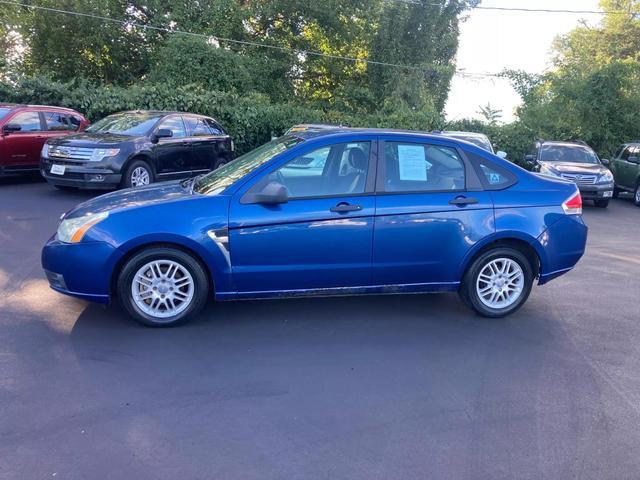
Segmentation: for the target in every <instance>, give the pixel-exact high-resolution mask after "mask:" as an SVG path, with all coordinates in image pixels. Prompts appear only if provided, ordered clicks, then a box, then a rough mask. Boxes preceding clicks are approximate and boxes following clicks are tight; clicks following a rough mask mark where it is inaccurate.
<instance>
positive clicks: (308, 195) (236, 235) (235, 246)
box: [229, 138, 375, 295]
mask: <svg viewBox="0 0 640 480" xmlns="http://www.w3.org/2000/svg"><path fill="white" fill-rule="evenodd" d="M374 149H375V142H374V141H373V140H372V139H371V138H369V139H366V138H362V139H357V140H353V141H349V142H342V143H334V144H331V145H326V146H321V147H315V148H310V150H307V151H303V152H302V153H301V154H298V155H297V156H296V157H295V158H292V159H289V161H287V162H286V163H285V164H284V165H281V166H279V167H274V169H272V170H271V171H270V172H269V173H267V174H265V175H264V176H262V178H260V179H257V181H256V183H255V184H253V186H252V187H251V188H258V187H259V186H260V185H261V184H262V183H263V182H264V183H266V182H268V181H278V182H280V183H282V184H283V185H285V186H286V188H287V190H288V191H289V201H288V202H287V203H284V204H280V205H260V204H244V203H243V202H242V197H243V195H244V193H245V192H246V190H241V191H240V192H239V193H238V194H236V196H235V197H234V199H233V200H232V203H231V209H230V213H229V243H230V252H231V255H230V258H231V264H232V270H233V278H234V282H235V284H236V288H237V290H238V292H240V293H245V294H250V295H258V294H259V293H260V292H274V291H278V292H289V291H299V290H309V289H323V288H352V287H358V286H367V285H370V284H371V259H372V257H371V252H372V245H373V219H374V213H375V196H374V193H373V188H374V180H375V167H374V162H375V154H374ZM345 152H346V155H347V157H348V158H349V165H348V167H347V168H344V169H342V168H341V163H342V159H343V158H344V155H345Z"/></svg>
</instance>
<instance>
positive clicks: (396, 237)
mask: <svg viewBox="0 0 640 480" xmlns="http://www.w3.org/2000/svg"><path fill="white" fill-rule="evenodd" d="M305 157H308V158H313V159H314V162H315V160H316V159H318V158H322V163H323V167H322V168H321V169H319V168H317V166H316V165H315V163H313V165H312V166H310V167H309V169H308V172H307V174H306V175H301V174H300V168H299V167H296V172H295V174H293V173H292V172H291V165H298V166H299V165H300V164H301V162H300V159H301V158H305ZM498 211H499V215H498V213H497V212H498ZM581 213H582V200H581V197H580V192H579V191H578V189H577V187H576V185H575V184H573V183H571V182H566V181H563V180H559V179H552V178H548V177H543V176H540V175H536V174H533V173H531V172H527V171H526V170H523V169H521V168H520V167H518V166H516V165H513V164H511V163H509V162H507V161H504V160H501V159H499V158H497V157H496V156H494V155H491V154H489V153H488V152H486V151H485V150H482V149H480V148H478V147H475V146H473V145H471V144H469V143H467V142H461V141H458V140H455V139H452V138H448V137H444V136H442V135H428V134H424V133H420V132H414V133H411V132H395V131H388V130H375V129H372V130H352V129H345V130H342V129H334V130H322V131H314V132H311V131H308V132H299V133H296V134H295V135H293V136H283V137H280V138H278V139H276V140H273V141H271V142H269V143H267V144H265V145H263V146H262V147H260V148H258V149H256V150H254V151H252V152H250V153H247V154H245V155H243V156H242V157H240V158H238V159H236V160H235V161H233V162H231V163H229V164H227V165H224V166H223V167H221V168H219V169H217V170H214V171H213V172H211V173H209V174H208V175H205V176H203V177H199V178H195V179H191V180H184V181H182V182H166V183H162V184H159V185H150V186H147V187H143V188H139V189H135V190H126V191H122V192H113V193H109V194H107V195H103V196H100V197H97V198H94V199H92V200H89V201H87V202H85V203H83V204H81V205H79V206H77V207H76V208H74V209H73V210H71V211H69V212H67V213H66V214H65V215H64V216H63V218H62V220H61V222H60V224H59V226H58V231H57V234H56V235H54V236H53V237H52V238H51V239H50V240H49V241H48V242H47V244H46V245H45V247H44V250H43V252H42V265H43V267H44V270H45V272H46V276H47V278H48V280H49V283H50V285H51V287H52V288H54V289H55V290H57V291H59V292H61V293H65V294H67V295H72V296H76V297H80V298H84V299H87V300H91V301H95V302H101V303H107V302H109V301H111V300H113V299H118V300H119V301H120V303H121V304H122V306H123V307H124V309H125V310H126V311H127V312H128V313H129V314H130V315H131V316H132V317H133V318H135V319H136V320H138V321H140V322H142V323H144V324H147V325H151V326H167V325H174V324H176V323H179V322H181V321H184V320H186V319H187V318H189V317H191V316H193V314H195V313H196V312H197V311H198V310H200V308H202V306H203V305H204V303H205V301H206V300H207V298H208V297H209V296H213V297H214V298H215V299H216V300H236V299H250V298H268V297H275V298H281V297H286V296H302V295H307V296H312V295H345V294H365V293H378V294H379V293H394V294H395V293H417V292H441V291H447V292H455V291H458V292H459V293H460V296H461V298H462V299H463V301H464V302H465V303H466V304H467V305H469V306H470V307H471V308H473V309H474V310H475V311H476V312H478V313H479V314H481V315H485V316H488V317H500V316H504V315H507V314H510V313H513V312H514V311H516V310H517V309H518V308H520V307H521V306H522V304H523V303H524V302H525V301H526V299H527V297H528V296H529V293H530V291H531V288H532V285H533V282H534V280H536V279H537V280H538V283H539V284H545V283H547V282H548V281H550V280H552V279H553V278H555V277H558V276H560V275H562V274H564V273H566V272H568V271H569V270H571V269H572V268H573V267H574V265H575V264H576V262H578V260H579V259H580V257H581V256H582V254H583V252H584V248H585V242H586V238H587V227H586V226H585V224H584V222H583V221H582V216H581Z"/></svg>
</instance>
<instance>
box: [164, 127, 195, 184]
mask: <svg viewBox="0 0 640 480" xmlns="http://www.w3.org/2000/svg"><path fill="white" fill-rule="evenodd" d="M156 129H157V130H159V129H166V130H171V132H172V134H173V135H172V136H171V137H169V138H161V139H159V140H158V143H157V144H156V146H155V158H156V166H155V167H156V175H157V176H158V180H169V179H171V178H172V177H180V176H188V175H189V174H190V172H191V169H192V163H193V151H192V149H191V144H190V142H189V140H188V139H187V131H186V129H185V126H184V122H183V121H182V116H180V115H171V116H170V117H167V118H165V119H164V120H162V121H161V122H160V124H159V125H158V126H157V127H156Z"/></svg>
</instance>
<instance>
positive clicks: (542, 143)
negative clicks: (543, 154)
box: [539, 140, 591, 148]
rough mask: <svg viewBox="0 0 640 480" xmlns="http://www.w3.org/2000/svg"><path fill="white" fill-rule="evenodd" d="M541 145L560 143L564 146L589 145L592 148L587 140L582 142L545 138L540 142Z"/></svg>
mask: <svg viewBox="0 0 640 480" xmlns="http://www.w3.org/2000/svg"><path fill="white" fill-rule="evenodd" d="M539 144H540V146H542V145H559V146H562V147H587V148H591V147H590V146H589V145H588V144H587V143H586V142H582V141H579V140H575V141H572V140H543V141H540V142H539Z"/></svg>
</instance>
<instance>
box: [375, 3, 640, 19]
mask: <svg viewBox="0 0 640 480" xmlns="http://www.w3.org/2000/svg"><path fill="white" fill-rule="evenodd" d="M384 1H385V2H394V3H404V4H407V5H422V6H425V7H445V6H446V4H443V3H429V2H422V1H420V0H384ZM471 10H487V11H501V12H524V13H535V12H539V13H562V14H566V13H568V14H575V15H591V14H593V15H633V16H637V15H640V14H639V13H636V12H631V11H625V10H565V9H553V8H524V7H498V6H495V7H492V6H489V7H486V6H483V5H477V6H475V7H471Z"/></svg>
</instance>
